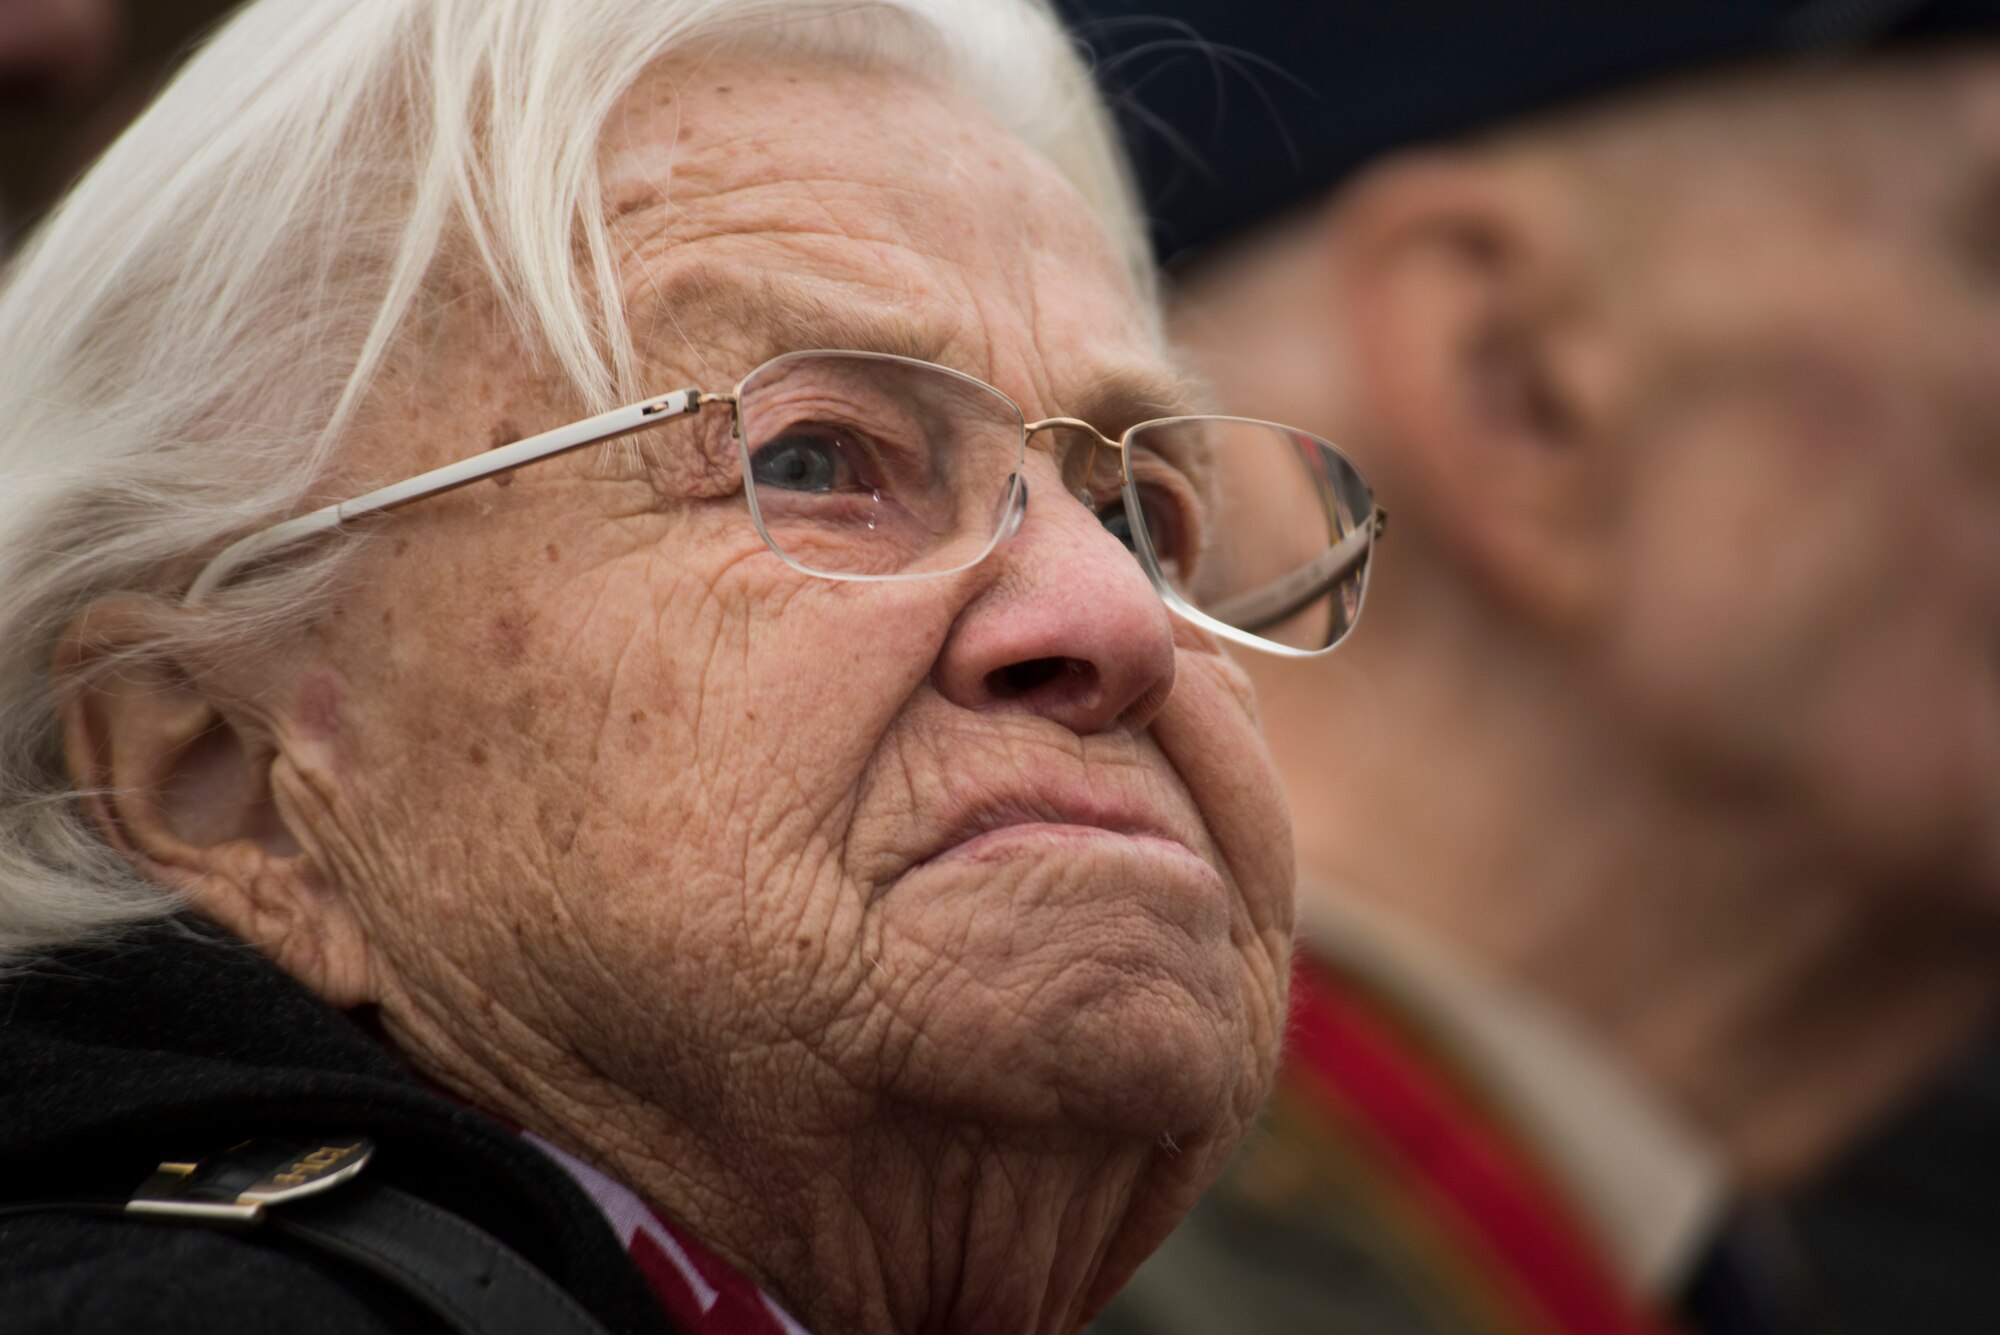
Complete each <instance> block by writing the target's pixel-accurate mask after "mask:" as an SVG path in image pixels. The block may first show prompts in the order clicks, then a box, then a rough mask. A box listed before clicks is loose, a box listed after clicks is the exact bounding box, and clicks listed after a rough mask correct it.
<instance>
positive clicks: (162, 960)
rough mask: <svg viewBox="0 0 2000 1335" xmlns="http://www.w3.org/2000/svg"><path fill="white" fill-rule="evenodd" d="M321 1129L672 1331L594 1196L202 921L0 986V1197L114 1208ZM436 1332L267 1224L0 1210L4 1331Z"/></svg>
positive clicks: (137, 936) (607, 1302) (386, 1175)
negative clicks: (159, 1177)
mask: <svg viewBox="0 0 2000 1335" xmlns="http://www.w3.org/2000/svg"><path fill="white" fill-rule="evenodd" d="M318 1134H325V1135H341V1134H358V1135H363V1136H368V1137H371V1138H373V1139H374V1140H375V1141H376V1142H377V1145H378V1150H377V1153H376V1157H375V1160H374V1162H373V1163H371V1164H370V1165H369V1167H368V1168H367V1169H366V1170H365V1171H366V1173H367V1174H368V1175H369V1176H370V1177H371V1178H377V1179H380V1180H382V1181H385V1182H388V1183H392V1184H394V1185H395V1186H397V1187H400V1188H402V1189H404V1190H406V1191H409V1192H412V1193H414V1194H416V1195H419V1196H422V1197H424V1198H426V1199H428V1200H430V1201H431V1202H433V1203H435V1204H437V1205H439V1206H442V1207H443V1208H445V1209H448V1210H451V1211H453V1212H455V1213H457V1214H458V1215H460V1216H461V1217H463V1218H465V1219H467V1220H469V1221H470V1222H472V1223H474V1224H476V1225H477V1226H479V1227H480V1228H483V1229H485V1230H486V1231H487V1232H489V1233H491V1234H492V1235H494V1236H495V1237H497V1238H499V1239H500V1240H501V1241H503V1242H505V1243H506V1244H507V1245H509V1246H510V1247H512V1248H513V1249H514V1250H515V1251H517V1252H519V1253H520V1254H521V1255H522V1256H523V1257H525V1258H527V1259H528V1260H529V1261H531V1262H533V1263H534V1264H535V1265H536V1266H538V1267H539V1268H540V1269H541V1270H542V1271H543V1272H544V1273H546V1274H547V1275H548V1276H549V1277H550V1278H552V1279H553V1280H555V1281H556V1282H557V1283H558V1284H560V1285H561V1286H562V1287H564V1288H565V1289H566V1290H568V1291H569V1292H570V1293H571V1294H572V1295H573V1296H574V1297H575V1298H576V1299H577V1300H578V1301H579V1302H580V1303H582V1304H583V1306H584V1307H585V1308H587V1309H588V1310H589V1311H590V1312H591V1313H592V1314H593V1315H594V1316H595V1317H596V1318H597V1319H598V1320H599V1321H600V1322H602V1323H603V1324H604V1325H605V1326H606V1327H608V1328H609V1329H610V1330H613V1331H617V1332H629V1333H630V1335H641V1333H642V1332H643V1333H645V1335H670V1332H669V1327H668V1324H667V1320H666V1317H665V1316H664V1314H663V1313H662V1312H661V1310H660V1308H659V1306H658V1304H657V1303H656V1301H655V1300H654V1298H653V1296H652V1293H651V1291H650V1290H649V1289H648V1288H647V1286H646V1282H645V1280H644V1278H643V1277H642V1276H641V1275H640V1274H639V1272H638V1270H637V1269H636V1268H635V1267H634V1266H633V1265H632V1263H631V1261H630V1260H629V1259H628V1257H627V1256H626V1253H625V1250H624V1248H623V1247H622V1246H621V1245H620V1244H619V1241H618V1238H617V1237H616V1235H615V1234H614V1233H613V1232H612V1231H611V1228H610V1226H609V1224H607V1223H606V1222H605V1220H604V1218H603V1216H602V1214H601V1213H600V1212H599V1210H598V1208H597V1206H596V1204H595V1203H594V1202H592V1201H591V1199H590V1198H589V1196H587V1195H586V1194H585V1193H584V1192H583V1191H582V1189H581V1188H579V1187H578V1186H577V1185H576V1184H575V1183H574V1182H573V1181H572V1180H571V1179H570V1177H569V1176H568V1174H566V1173H565V1172H564V1171H563V1170H562V1169H561V1168H560V1167H559V1166H557V1165H556V1164H555V1163H554V1162H552V1161H551V1160H550V1159H549V1158H548V1157H547V1156H545V1155H544V1154H542V1153H541V1152H540V1151H538V1150H537V1149H535V1148H534V1147H533V1146H532V1145H530V1144H528V1143H526V1142H525V1141H523V1140H521V1139H520V1138H519V1137H518V1136H515V1135H513V1134H511V1133H510V1132H508V1131H507V1130H505V1129H504V1128H501V1127H499V1126H497V1125H495V1124H494V1123H492V1122H490V1121H488V1120H486V1119H485V1118H482V1117H480V1116H478V1115H477V1114H474V1113H471V1112H468V1111H466V1110H464V1109H461V1108H458V1107H455V1106H454V1105H452V1104H451V1103H449V1102H447V1101H446V1100H444V1099H441V1098H438V1097H436V1096H435V1095H433V1094H431V1093H430V1092H428V1091H427V1090H426V1089H425V1088H424V1087H423V1086H422V1085H420V1084H419V1083H418V1082H417V1081H416V1080H414V1079H413V1078H412V1077H411V1076H410V1074H409V1073H408V1072H407V1071H405V1070H404V1069H403V1068H401V1067H400V1066H399V1065H398V1064H397V1063H396V1062H395V1061H394V1060H393V1059H392V1058H390V1056H389V1055H388V1054H387V1053H386V1052H385V1051H384V1050H383V1049H382V1047H381V1046H380V1045H378V1044H377V1043H376V1042H375V1041H373V1040H372V1039H371V1038H369V1037H368V1035H367V1034H365V1033H364V1032H363V1031H362V1030H361V1029H360V1028H358V1027H356V1026H355V1025H354V1024H353V1023H351V1022H350V1021H349V1020H348V1019H346V1018H344V1017H343V1016H341V1015H340V1014H338V1013H336V1012H335V1011H333V1010H332V1009H330V1008H328V1007H327V1006H326V1005H324V1004H322V1003H321V1002H320V1001H318V1000H317V999H316V998H314V997H313V996H312V995H310V994H309V993H307V992H306V991H305V990H304V989H303V988H301V987H299V986H298V985H297V984H296V983H294V982H293V981H292V980H291V979H290V978H288V977H287V976H285V975H284V974H283V973H282V972H280V971H279V970H278V969H276V968H275V967H273V966H272V965H270V964H269V963H267V962H266V961H265V960H263V959H262V958H261V957H260V956H258V955H256V954H255V953H254V952H252V951H250V950H249V949H247V948H245V947H243V946H241V945H239V944H236V943H235V942H233V941H230V940H228V939H226V938H224V937H222V936H220V935H219V934H217V933H216V932H214V931H213V930H211V929H207V928H204V927H202V926H199V925H197V924H195V923H193V922H192V921H190V920H188V919H185V918H182V919H175V920H172V921H170V922H165V923H159V924H154V925H151V926H148V927H144V928H142V929H138V930H135V931H132V932H129V933H127V934H125V935H124V936H123V937H121V938H120V939H119V942H118V943H117V944H115V945H107V946H98V947H93V948H83V949H76V950H71V951H67V952H63V953H61V954H58V955H55V956H51V957H47V958H43V959H40V960H37V961H35V962H33V963H32V964H30V965H28V966H26V967H25V969H19V970H15V971H13V972H11V973H10V974H9V975H8V976H7V977H6V979H5V981H3V982H0V1205H5V1204H6V1203H8V1202H13V1201H21V1200H59V1199H74V1198H76V1197H77V1196H79V1195H92V1196H109V1197H116V1198H121V1199H122V1198H123V1197H125V1196H129V1195H130V1194H131V1192H132V1190H133V1189H134V1188H135V1187H136V1186H137V1185H138V1184H139V1182H140V1181H141V1180H142V1179H144V1178H145V1177H146V1175H147V1174H148V1172H149V1171H150V1170H151V1169H152V1168H153V1167H154V1166H155V1165H157V1164H158V1163H160V1162H162V1161H165V1160H191V1159H197V1158H200V1157H201V1156H202V1155H203V1154H204V1153H207V1152H209V1151H212V1150H214V1149H217V1148H221V1147H223V1146H227V1145H230V1144H234V1143H236V1142H238V1141H241V1140H244V1139H247V1138H249V1137H251V1136H258V1135H282V1136H286V1137H289V1138H293V1139H297V1138H301V1137H307V1136H313V1135H318ZM435 1329H437V1325H436V1323H435V1322H434V1321H432V1320H430V1319H429V1318H428V1317H426V1316H425V1315H424V1314H422V1313H420V1312H418V1311H416V1310H415V1309H413V1308H411V1307H409V1306H407V1305H405V1304H404V1302H403V1301H402V1300H399V1299H395V1298H393V1297H391V1296H390V1295H388V1294H387V1293H386V1292H384V1291H380V1290H377V1289H374V1288H373V1287H371V1286H370V1285H369V1284H367V1283H366V1282H364V1281H361V1280H359V1279H358V1278H357V1277H356V1276H354V1275H353V1274H351V1273H346V1272H344V1268H343V1267H339V1266H333V1265H328V1264H326V1263H323V1262H321V1261H319V1260H317V1259H315V1258H313V1257H311V1256H310V1255H308V1254H305V1253H302V1252H299V1251H296V1250H290V1249H287V1248H286V1247H285V1246H284V1245H283V1244H282V1242H281V1241H279V1240H278V1239H275V1238H273V1237H271V1236H269V1234H268V1231H267V1230H251V1231H248V1232H243V1233H235V1232H226V1231H222V1230H218V1229H215V1228H210V1227H203V1226H191V1225H185V1224H174V1223H153V1222H148V1221H144V1220H140V1219H133V1218H129V1217H117V1216H104V1217H100V1216H89V1215H73V1214H72V1215H62V1214H33V1215H27V1216H5V1215H0V1331H5V1332H6V1335H43V1333H44V1332H47V1333H48V1335H55V1333H56V1332H62V1335H95V1333H96V1332H105V1333H106V1335H110V1333H112V1332H116V1333H117V1335H126V1333H127V1332H154V1331H161V1332H178V1331H187V1332H197V1331H199V1332H204V1333H206V1332H221V1333H223V1335H233V1333H234V1332H258V1333H261V1332H271V1333H272V1335H278V1333H280V1332H282V1335H319V1333H320V1332H326V1335H336V1332H337V1333H338V1335H377V1333H378V1332H387V1331H410V1330H435Z"/></svg>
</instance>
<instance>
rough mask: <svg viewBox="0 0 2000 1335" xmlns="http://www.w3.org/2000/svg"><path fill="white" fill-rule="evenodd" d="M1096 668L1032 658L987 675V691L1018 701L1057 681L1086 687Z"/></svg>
mask: <svg viewBox="0 0 2000 1335" xmlns="http://www.w3.org/2000/svg"><path fill="white" fill-rule="evenodd" d="M1094 672H1095V669H1094V668H1092V667H1091V666H1090V664H1088V663H1086V662H1084V661H1083V660H1082V659H1078V658H1030V659H1025V660H1023V661H1022V662H1019V663H1009V664H1008V665H1007V666H1006V667H1003V668H999V669H997V670H996V671H993V672H989V673H987V674H986V689H987V690H989V691H991V692H992V693H993V695H994V696H995V698H997V699H1001V700H1018V699H1020V698H1021V697H1022V696H1026V695H1034V694H1037V693H1039V692H1042V691H1044V690H1046V689H1047V687H1048V686H1049V685H1050V684H1051V683H1053V682H1063V683H1065V684H1070V683H1072V682H1073V683H1074V684H1075V685H1079V686H1080V685H1084V684H1085V681H1084V679H1085V678H1087V677H1089V676H1091V675H1093V674H1094Z"/></svg>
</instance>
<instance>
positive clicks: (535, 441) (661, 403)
mask: <svg viewBox="0 0 2000 1335" xmlns="http://www.w3.org/2000/svg"><path fill="white" fill-rule="evenodd" d="M724 404H727V405H728V406H729V408H730V410H731V413H732V417H733V432H732V434H733V436H734V438H735V444H736V448H737V451H738V452H739V454H740V465H741V468H742V473H743V478H744V494H745V496H746V498H747V499H748V501H749V506H750V518H751V522H752V523H753V524H754V525H755V526H756V528H757V532H758V534H759V536H761V537H762V538H763V540H764V543H765V545H766V546H768V547H769V548H770V549H771V551H772V552H774V553H776V554H777V555H778V556H779V557H780V558H781V559H782V560H784V561H785V563H786V564H788V565H790V566H792V567H793V568H795V569H797V570H800V571H803V572H804V573H806V574H808V575H815V576H819V577H821V578H826V579H843V580H903V579H924V578H931V577H936V576H940V575H948V574H952V573H954V572H956V571H961V570H964V569H966V568H968V567H970V566H973V565H976V564H978V563H979V562H980V561H981V560H982V559H984V558H985V557H986V556H987V555H988V554H989V553H990V552H992V551H993V550H994V548H996V547H997V546H999V545H1000V544H1001V543H1002V542H1004V541H1005V540H1006V539H1007V538H1008V537H1009V536H1011V535H1012V534H1013V532H1014V531H1015V530H1016V529H1017V528H1018V527H1019V526H1020V524H1021V521H1022V518H1023V517H1024V516H1025V514H1026V513H1027V507H1028V477H1027V455H1028V450H1029V446H1030V443H1031V442H1034V443H1035V444H1036V445H1037V446H1038V447H1039V446H1041V445H1043V444H1046V445H1047V446H1048V447H1049V449H1050V454H1051V458H1052V460H1053V463H1054V465H1055V470H1056V473H1057V475H1058V476H1059V477H1060V479H1061V483H1062V487H1063V490H1064V491H1066V492H1067V493H1068V494H1069V496H1070V497H1071V498H1072V499H1073V500H1075V501H1077V502H1079V503H1081V504H1082V505H1083V506H1085V507H1086V508H1087V509H1088V510H1089V511H1090V512H1091V513H1092V514H1093V515H1095V516H1096V518H1097V520H1098V522H1100V523H1101V524H1103V526H1104V527H1105V529H1106V530H1107V531H1109V532H1110V533H1111V534H1112V535H1113V536H1115V537H1116V538H1118V539H1119V540H1120V541H1121V542H1123V543H1124V544H1125V546H1126V547H1127V548H1129V549H1130V550H1131V552H1132V553H1133V555H1134V556H1135V557H1136V558H1137V559H1138V561H1139V564H1140V565H1141V566H1142V567H1143V568H1144V569H1145V571H1146V574H1147V577H1148V578H1149V579H1150V580H1151V581H1152V583H1153V587H1154V588H1155V589H1157V590H1158V591H1159V594H1160V597H1161V598H1162V599H1164V600H1165V601H1166V603H1167V605H1168V606H1169V607H1171V608H1172V609H1173V610H1174V611H1175V612H1177V613H1179V614H1180V615H1181V616H1183V617H1185V618H1187V619H1188V620H1190V621H1192V622H1195V623H1196V624H1198V625H1201V626H1204V627H1207V628H1208V629H1209V630H1211V631H1213V632H1215V633H1216V634H1218V635H1220V636H1222V637H1224V638H1226V639H1229V640H1232V641H1235V642H1236V643H1238V644H1244V645H1249V646H1252V647H1254V648H1258V649H1264V650H1268V651H1271V652H1275V653H1279V654H1287V655H1310V654H1318V653H1324V652H1326V651H1327V650H1329V649H1331V648H1333V647H1334V646H1335V645H1336V644H1338V643H1339V642H1340V641H1341V639H1342V638H1343V637H1344V636H1345V635H1346V634H1347V632H1348V631H1349V629H1351V628H1352V627H1353V625H1354V621H1355V618H1356V617H1357V616H1359V615H1360V612H1361V604H1362V599H1363V595H1364V594H1365V593H1366V591H1367V587H1368V567H1369V561H1370V557H1371V555H1372V553H1373V548H1374V542H1375V538H1376V537H1377V535H1378V534H1379V533H1380V532H1381V527H1382V521H1383V517H1382V515H1381V512H1380V511H1378V510H1377V509H1376V508H1375V504H1374V499H1373V497H1372V495H1371V493H1370V492H1369V489H1368V486H1367V484H1366V483H1365V482H1363V481H1362V480H1361V475H1360V474H1359V473H1358V472H1356V471H1355V469H1354V466H1353V465H1352V464H1350V463H1349V462H1348V461H1347V459H1346V458H1345V457H1344V456H1342V455H1341V453H1340V451H1339V450H1337V449H1335V448H1334V447H1333V446H1332V445H1330V444H1328V443H1327V442H1325V441H1323V440H1320V439H1319V438H1318V437H1316V436H1311V435H1308V434H1307V433H1305V432H1303V431H1297V430H1294V429H1292V428H1290V427H1283V426H1277V425H1275V424H1273V423H1270V422H1257V421H1251V420H1249V419H1246V418H1238V417H1214V416H1202V417H1165V418H1160V419H1157V420H1155V421H1150V422H1142V423H1140V424H1139V425H1137V426H1135V427H1132V428H1131V429H1130V430H1128V431H1126V432H1125V433H1124V434H1123V435H1122V436H1120V437H1119V438H1118V439H1116V440H1113V439H1111V438H1109V437H1107V436H1105V435H1103V434H1102V433H1100V432H1099V431H1097V430H1096V429H1095V428H1094V427H1092V426H1090V425H1089V424H1087V423H1085V422H1081V421H1078V420H1076V419H1074V418H1067V417H1056V418H1048V419H1045V420H1043V421H1038V422H1030V421H1028V420H1027V419H1026V417H1025V415H1024V414H1023V413H1022V412H1021V410H1020V408H1019V407H1018V406H1016V405H1015V403H1014V401H1013V400H1012V399H1009V398H1008V397H1007V396H1006V395H1004V394H1002V393H1001V392H1000V391H999V390H997V389H994V388H993V387H992V386H991V385H988V384H985V383H983V382H982V381H978V380H974V379H973V378H972V377H970V376H966V375H962V374H960V373H959V372H957V371H953V370H950V369H949V368H946V367H943V366H937V365H934V364H932V363H930V362H922V361H914V360H911V359H909V358H905V357H894V356H889V355H886V354H881V353H867V352H794V353H788V354H786V355H784V356H781V357H776V358H773V359H772V360H770V361H768V362H765V363H764V364H763V365H762V366H759V367H758V368H757V369H756V370H754V371H752V372H751V373H750V374H749V375H747V376H745V377H744V378H743V381H742V382H741V383H740V384H739V385H738V386H737V387H736V389H735V391H734V392H732V393H728V394H708V393H703V392H700V391H697V390H679V391H676V392H675V393H673V394H668V395H665V396H663V397H661V398H657V399H650V400H647V401H646V402H643V403H636V404H632V405H630V406H628V407H625V408H619V409H615V410H613V411H612V412H609V413H603V414H600V415H598V416H596V417H593V418H590V419H588V420H586V421H583V422H578V423H574V424H572V425H570V426H567V427H561V428H558V429H556V430H555V431H550V432H545V433H543V434H542V435H539V436H534V437H531V438H529V439H527V440H523V441H517V442H515V443H514V444H512V445H505V446H502V447H500V448H499V449H495V450H490V451H488V452H487V453H485V454H482V455H478V456H476V457H474V458H471V459H464V460H460V461H459V462H457V463H454V464H448V465H446V466H445V467H443V468H439V469H434V470H432V471H431V472H428V473H424V474H421V475H419V476H417V477H414V478H410V479H407V480H405V481H403V482H399V483H396V484H393V485H392V486H388V487H383V488H379V489H378V490H376V491H372V492H369V493H368V494H366V495H364V496H360V497H356V498H355V499H354V500H351V501H345V502H342V503H340V504H338V505H330V506H327V507H325V508H324V509H321V510H317V511H314V512H312V513H311V514H307V515H302V516H300V517H299V518H297V519H292V520H287V521H285V522H284V523H281V524H277V525H274V526H273V527H271V528H268V529H265V530H263V531H262V532H260V533H256V534H253V535H251V536H250V537H248V538H245V539H243V540H241V541H240V542H237V543H236V544H234V545H233V546H231V547H229V548H227V549H226V550H224V551H223V552H222V553H221V554H220V555H218V556H217V557H216V558H215V560H213V561H212V562H210V563H209V565H208V567H207V568H206V569H204V570H203V571H202V572H201V574H200V575H199V576H198V577H197V578H196V580H195V582H194V584H193V586H192V587H191V588H190V589H189V591H188V594H187V601H188V602H190V603H193V602H199V601H201V600H202V599H203V598H205V597H206V596H207V595H208V594H210V593H211V592H213V591H214V590H215V589H216V588H217V587H219V586H220V585H221V584H222V583H223V582H224V581H225V580H226V579H227V578H229V576H230V575H232V574H234V573H235V572H237V571H240V570H242V569H243V568H244V567H246V566H247V565H248V564H250V563H251V562H252V561H254V560H256V559H258V558H259V557H261V556H264V555H267V554H269V553H270V552H273V551H275V550H277V549H279V548H281V547H288V546H291V545H292V544H294V543H296V542H298V541H301V540H302V539H304V538H306V537H308V536H311V535H312V534H316V533H323V532H327V531H329V530H332V529H335V528H338V527H339V526H340V525H342V524H344V523H348V522H350V521H352V520H354V519H357V518H359V517H361V516H362V515H365V514H371V513H376V512H379V511H384V510H390V509H394V508H396V507H398V506H401V505H406V504H409V503H410V502H412V501H415V500H420V499H422V498H423V497H426V496H433V495H436V494H438V493H440V492H443V491H448V490H451V489H452V488H455V487H460V486H464V485H466V484H467V483H470V482H475V481H478V480H479V479H481V478H485V477H490V476H493V475H494V474H496V473H501V472H505V471H507V470H510V469H513V468H518V467H521V466H522V465H523V464H527V463H532V462H535V461H536V460H539V459H546V458H551V457H553V456H555V455H557V454H562V453H566V452H568V451H570V450H574V449H577V448H580V447H582V446H584V445H589V444H593V443H596V442H599V441H604V440H609V439H612V438H614V437H617V436H622V435H628V434H630V433H632V432H635V431H640V430H645V429H648V428H651V427H653V426H656V425H659V424H661V423H664V422H667V421H671V420H673V419H675V418H679V417H684V416H687V415H689V414H693V413H699V412H701V411H702V410H703V409H704V408H706V407H708V406H710V405H715V406H721V405H724Z"/></svg>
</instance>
